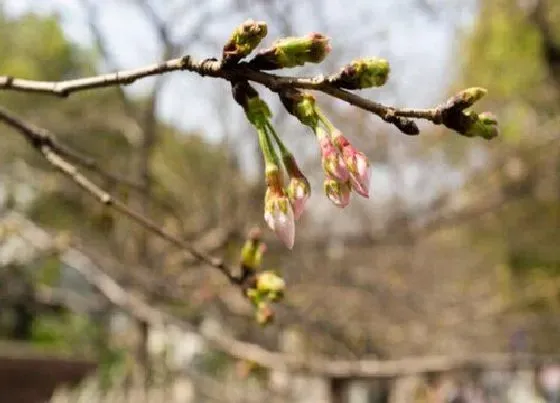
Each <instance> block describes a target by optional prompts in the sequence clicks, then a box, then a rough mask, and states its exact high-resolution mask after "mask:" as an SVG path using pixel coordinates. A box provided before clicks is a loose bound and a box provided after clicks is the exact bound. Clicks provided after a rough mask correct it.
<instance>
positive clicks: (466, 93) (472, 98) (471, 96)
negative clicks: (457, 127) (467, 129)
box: [447, 87, 488, 110]
mask: <svg viewBox="0 0 560 403" xmlns="http://www.w3.org/2000/svg"><path fill="white" fill-rule="evenodd" d="M487 93H488V90H486V89H485V88H480V87H472V88H467V89H466V90H463V91H460V92H459V93H457V94H455V96H453V97H452V98H451V99H450V100H449V101H448V102H447V104H448V106H449V104H450V103H451V104H452V105H453V107H454V108H456V109H459V110H463V109H466V108H469V107H471V106H473V105H474V103H475V102H476V101H478V100H480V99H481V98H482V97H483V96H485V95H486V94H487Z"/></svg>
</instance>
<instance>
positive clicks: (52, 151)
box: [0, 107, 240, 284]
mask: <svg viewBox="0 0 560 403" xmlns="http://www.w3.org/2000/svg"><path fill="white" fill-rule="evenodd" d="M0 121H2V122H4V123H5V124H7V125H8V126H11V127H13V128H15V129H16V130H17V131H18V132H19V133H20V134H22V135H23V136H24V137H25V139H26V140H27V141H28V142H29V143H30V144H31V146H32V147H33V148H34V149H35V150H37V151H38V152H40V153H41V154H42V155H43V156H44V157H45V159H46V160H47V161H48V162H49V163H50V164H51V165H52V166H53V167H55V168H56V169H57V170H59V171H61V172H62V173H63V174H65V175H66V176H68V177H69V178H70V179H72V180H73V181H74V182H75V183H76V184H77V185H78V186H80V187H81V188H82V189H83V190H85V191H86V192H87V193H89V194H90V195H92V196H93V197H95V198H96V199H97V200H98V201H99V202H100V203H102V204H104V205H106V206H107V207H110V208H112V209H114V210H116V211H118V212H119V213H121V214H124V215H125V216H127V217H128V218H130V219H132V220H133V221H135V222H136V223H138V224H140V225H141V226H142V227H144V228H145V229H147V230H149V231H151V232H153V233H154V234H156V235H158V236H159V237H161V238H163V239H165V240H166V241H168V242H170V243H172V244H173V245H175V246H177V247H179V248H181V249H183V250H185V251H186V252H188V253H190V254H191V255H192V256H193V257H194V258H196V259H197V260H199V261H201V262H204V263H206V264H208V265H210V266H211V267H214V268H216V269H218V270H220V271H221V272H222V273H223V274H224V275H225V276H226V277H227V278H228V280H229V281H230V282H231V283H233V284H239V283H240V281H239V279H237V278H236V277H234V275H233V274H232V273H233V271H232V270H230V268H229V267H228V266H227V265H226V264H225V263H224V262H223V261H222V260H221V259H219V258H215V257H212V256H209V255H207V254H205V253H204V252H201V251H199V250H198V249H195V248H194V247H193V246H192V245H191V244H189V243H187V242H184V241H183V240H181V239H179V238H176V237H175V236H173V235H171V234H169V233H168V232H166V231H164V230H163V229H161V228H160V227H159V226H158V225H157V224H155V223H154V222H152V221H151V220H150V219H148V218H146V217H145V216H143V215H141V214H139V213H138V212H136V211H134V210H132V209H130V208H129V207H128V206H127V205H126V204H125V203H123V202H121V201H120V200H118V199H116V198H114V197H112V196H111V195H110V194H109V193H108V192H106V191H105V190H103V189H102V188H100V187H99V186H97V185H96V184H95V183H93V182H92V181H91V180H89V179H88V178H87V177H86V176H84V175H83V174H82V173H81V172H80V171H79V170H78V168H77V167H76V166H75V165H73V164H71V163H70V162H69V161H68V160H66V159H65V158H64V157H65V154H64V153H61V152H60V149H59V148H58V147H57V146H56V142H55V141H54V136H53V135H52V134H51V133H49V132H47V131H46V130H43V129H38V128H36V127H34V126H32V125H30V124H28V123H26V122H24V121H23V120H21V119H20V118H19V117H18V116H16V115H15V114H13V113H12V112H10V111H8V110H7V109H5V108H3V107H0ZM53 145H54V146H53Z"/></svg>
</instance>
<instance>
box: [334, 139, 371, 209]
mask: <svg viewBox="0 0 560 403" xmlns="http://www.w3.org/2000/svg"><path fill="white" fill-rule="evenodd" d="M332 136H333V143H335V144H336V146H337V147H338V149H339V150H340V151H341V152H342V156H343V158H344V163H345V164H346V167H347V168H348V173H349V174H350V183H351V184H352V188H353V189H354V190H355V191H356V192H357V193H358V194H360V195H361V196H363V197H366V198H369V184H370V171H369V160H368V158H367V157H366V155H365V154H364V153H362V152H360V151H358V150H356V148H355V147H354V146H353V145H352V144H350V142H349V141H348V139H347V138H346V137H344V136H343V135H342V133H341V132H340V131H338V130H337V131H336V132H334V133H333V134H332Z"/></svg>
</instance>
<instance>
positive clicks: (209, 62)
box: [0, 55, 441, 134]
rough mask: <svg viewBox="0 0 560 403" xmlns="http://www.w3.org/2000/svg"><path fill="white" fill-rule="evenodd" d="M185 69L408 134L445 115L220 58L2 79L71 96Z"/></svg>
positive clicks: (10, 86) (1, 83) (11, 85)
mask: <svg viewBox="0 0 560 403" xmlns="http://www.w3.org/2000/svg"><path fill="white" fill-rule="evenodd" d="M181 70H185V71H191V72H195V73H198V74H200V75H201V76H210V77H215V78H222V79H225V80H228V81H236V80H247V81H253V82H256V83H259V84H262V85H264V86H265V87H267V88H268V89H270V90H272V91H275V92H278V91H280V90H281V89H284V88H288V87H289V88H300V89H307V90H313V91H319V92H323V93H325V94H329V95H331V96H332V97H334V98H337V99H340V100H342V101H345V102H348V103H349V104H351V105H353V106H356V107H358V108H361V109H364V110H367V111H369V112H372V113H374V114H375V115H377V116H379V117H380V118H382V119H383V120H385V121H386V122H388V123H391V124H393V125H395V126H396V127H398V128H399V130H401V131H402V132H404V133H406V134H418V127H417V126H416V124H415V123H414V121H412V120H411V119H425V120H429V121H431V122H433V123H434V124H441V121H440V118H441V115H440V111H439V109H438V108H432V109H410V108H397V107H394V106H387V105H383V104H381V103H379V102H375V101H371V100H369V99H366V98H363V97H361V96H359V95H356V94H354V93H352V92H350V91H346V90H343V89H340V88H337V87H336V86H333V85H331V84H330V82H329V79H328V78H325V77H324V76H318V77H302V78H300V77H290V76H278V75H275V74H271V73H266V72H263V71H259V70H254V69H252V68H251V67H249V66H248V65H247V64H246V63H239V64H237V65H222V63H221V62H220V61H218V60H216V59H204V60H199V61H197V60H195V59H193V58H192V57H191V56H189V55H185V56H183V57H181V58H177V59H171V60H168V61H165V62H163V63H159V64H153V65H149V66H145V67H142V68H138V69H132V70H125V71H120V72H116V73H109V74H103V75H99V76H93V77H86V78H79V79H74V80H67V81H57V82H54V81H33V80H24V79H18V78H13V77H7V76H0V89H6V90H14V91H24V92H35V93H40V94H48V95H55V96H60V97H67V96H69V95H70V94H72V93H74V92H78V91H84V90H89V89H93V88H104V87H111V86H116V85H128V84H132V83H133V82H135V81H137V80H139V79H142V78H145V77H150V76H155V75H160V74H164V73H170V72H173V71H181Z"/></svg>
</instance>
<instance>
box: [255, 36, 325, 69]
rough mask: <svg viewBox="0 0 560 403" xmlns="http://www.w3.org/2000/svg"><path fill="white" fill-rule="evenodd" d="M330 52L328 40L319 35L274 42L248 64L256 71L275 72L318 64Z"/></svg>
mask: <svg viewBox="0 0 560 403" xmlns="http://www.w3.org/2000/svg"><path fill="white" fill-rule="evenodd" d="M330 51H331V46H330V44H329V38H327V37H326V36H324V35H322V34H319V33H311V34H308V35H306V36H301V37H288V38H284V39H280V40H278V41H276V42H275V43H274V44H273V45H272V47H270V48H269V49H266V50H263V51H262V52H259V53H258V54H257V55H256V56H255V57H254V59H253V60H251V61H250V62H249V64H250V65H251V67H253V68H255V69H257V70H277V69H285V68H292V67H297V66H302V65H304V64H305V63H320V62H322V61H323V60H324V59H325V57H326V56H327V55H328V54H329V52H330Z"/></svg>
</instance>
